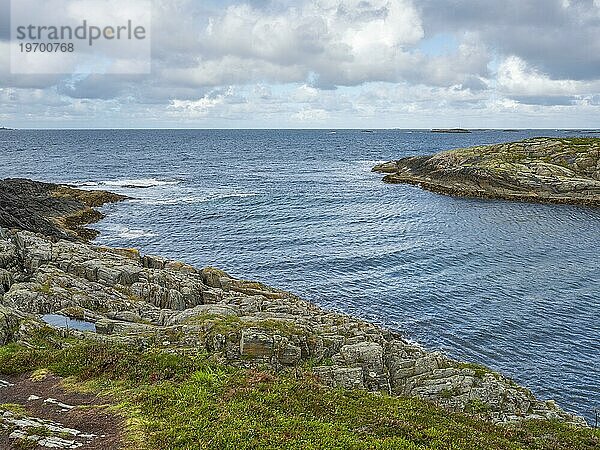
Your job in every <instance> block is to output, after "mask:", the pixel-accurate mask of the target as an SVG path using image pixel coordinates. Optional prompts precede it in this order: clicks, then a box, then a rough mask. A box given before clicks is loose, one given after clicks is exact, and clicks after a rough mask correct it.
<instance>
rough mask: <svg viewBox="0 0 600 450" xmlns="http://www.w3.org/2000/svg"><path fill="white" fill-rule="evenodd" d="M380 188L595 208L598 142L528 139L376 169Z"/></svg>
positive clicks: (599, 194) (599, 182) (599, 192)
mask: <svg viewBox="0 0 600 450" xmlns="http://www.w3.org/2000/svg"><path fill="white" fill-rule="evenodd" d="M373 171H374V172H378V173H382V174H386V176H385V178H384V179H383V180H384V181H385V182H386V183H393V184H412V185H417V186H419V187H421V188H423V189H425V190H428V191H432V192H435V193H439V194H446V195H451V196H457V197H470V198H487V199H502V200H513V201H525V202H535V203H555V204H576V205H588V206H600V138H592V137H590V138H533V139H527V140H524V141H520V142H512V143H506V144H494V145H486V146H477V147H470V148H463V149H456V150H449V151H444V152H441V153H438V154H435V155H432V156H415V157H409V158H403V159H400V160H398V161H390V162H386V163H382V164H379V165H377V166H375V167H374V168H373Z"/></svg>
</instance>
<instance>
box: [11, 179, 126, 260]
mask: <svg viewBox="0 0 600 450" xmlns="http://www.w3.org/2000/svg"><path fill="white" fill-rule="evenodd" d="M125 198H126V197H124V196H122V195H117V194H113V193H111V192H106V191H83V190H79V189H74V188H72V187H70V186H64V185H57V184H52V183H40V182H36V181H31V180H24V179H6V180H2V181H0V227H3V228H8V229H10V228H17V229H20V230H29V231H35V232H37V233H42V234H44V235H45V236H50V237H55V238H62V239H91V238H93V237H95V236H96V234H97V233H96V232H95V231H93V230H89V229H87V228H84V225H87V224H89V223H92V222H96V221H98V220H99V219H101V218H102V217H103V216H102V214H101V213H100V212H98V211H97V210H95V209H93V208H97V207H99V206H102V205H103V204H105V203H112V202H117V201H122V200H124V199H125ZM1 251H2V249H0V252H1ZM0 259H1V256H0Z"/></svg>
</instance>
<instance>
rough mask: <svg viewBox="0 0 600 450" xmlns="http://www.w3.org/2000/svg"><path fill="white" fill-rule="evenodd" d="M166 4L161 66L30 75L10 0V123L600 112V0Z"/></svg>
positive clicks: (196, 123) (265, 124)
mask: <svg viewBox="0 0 600 450" xmlns="http://www.w3.org/2000/svg"><path fill="white" fill-rule="evenodd" d="M60 1H62V2H63V3H64V7H62V8H56V12H55V16H54V17H53V20H55V21H56V22H60V20H62V19H63V18H62V17H61V14H63V15H64V14H67V13H66V11H69V5H70V4H72V3H74V2H87V3H89V4H90V5H92V6H94V5H98V4H100V5H101V4H102V2H110V1H114V0H60ZM121 5H123V3H121ZM152 5H153V6H152V32H151V38H152V60H151V73H150V74H142V75H98V74H87V75H85V74H73V73H66V74H62V75H60V74H55V75H52V74H48V73H44V69H43V67H42V68H41V69H40V71H39V73H38V74H34V75H27V76H24V75H14V74H11V72H10V67H9V66H10V64H9V50H8V49H9V47H10V33H9V32H8V30H9V29H10V27H9V24H8V23H7V19H6V18H7V17H8V7H9V1H8V0H0V17H3V19H2V21H0V126H2V125H4V126H12V127H19V128H26V127H32V128H39V127H41V128H81V127H84V128H88V127H92V128H111V127H118V128H123V127H125V128H127V127H133V128H162V127H190V128H367V127H368V128H395V127H398V128H433V127H474V128H597V127H598V126H599V122H598V119H599V118H600V114H599V112H600V40H599V39H598V36H599V35H600V0H520V1H517V0H506V1H504V2H497V1H489V0H300V1H294V2H292V1H286V0H279V1H278V0H261V1H246V2H242V1H237V0H228V1H215V0H210V1H203V2H198V1H192V0H160V1H158V0H156V1H152ZM113 9H119V8H113ZM121 9H123V8H121ZM88 10H89V11H94V10H95V9H94V8H92V7H90V8H88ZM35 14H36V12H35V11H32V18H31V20H32V22H33V21H35V20H36V19H40V18H39V17H36V16H35ZM46 19H47V18H46Z"/></svg>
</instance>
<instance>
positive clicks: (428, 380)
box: [0, 200, 585, 425]
mask: <svg viewBox="0 0 600 450" xmlns="http://www.w3.org/2000/svg"><path fill="white" fill-rule="evenodd" d="M67 201H68V202H71V200H67ZM69 204H70V203H69ZM35 207H37V204H36V205H35ZM47 229H48V228H47V223H42V228H41V229H39V230H33V231H38V232H41V233H35V232H32V231H31V230H30V231H27V230H22V229H21V230H19V229H14V227H13V229H11V230H8V229H6V228H0V286H1V291H0V345H1V344H6V343H8V342H21V343H23V344H26V345H32V344H31V343H30V342H29V340H30V337H31V336H32V333H33V331H34V330H38V329H43V328H45V327H47V326H49V325H48V323H51V321H48V318H47V315H49V314H52V315H61V316H65V317H68V318H71V319H73V323H74V324H77V321H83V322H86V323H87V324H88V325H89V324H94V325H95V327H94V329H95V332H91V331H79V330H78V329H77V326H76V325H74V326H73V327H72V328H71V329H64V330H61V331H60V333H64V334H68V335H72V336H76V337H78V338H81V339H88V340H92V341H102V342H109V343H123V344H126V345H128V346H131V347H135V348H140V349H146V348H150V347H152V348H164V349H168V350H169V351H179V350H181V351H187V350H190V349H191V350H193V351H205V352H208V353H209V354H211V355H213V357H214V358H216V359H218V360H220V361H222V362H223V363H226V364H230V365H234V366H240V367H248V368H255V367H261V368H264V367H268V368H270V369H271V370H272V371H275V372H277V371H304V372H312V373H313V374H314V375H315V376H316V377H318V378H319V379H320V380H321V381H322V382H323V383H324V384H327V385H330V386H336V387H344V388H351V389H364V390H368V391H374V392H384V393H387V394H391V395H398V396H417V397H420V398H423V399H427V400H430V401H432V402H435V403H436V404H438V405H441V406H443V407H446V408H448V409H450V410H455V411H464V412H467V413H472V414H474V415H478V416H480V417H482V418H485V419H488V420H491V421H493V422H495V423H507V422H515V421H521V420H524V419H535V418H537V419H555V420H560V421H564V422H568V423H574V424H580V425H584V424H585V422H584V421H583V419H581V418H579V417H576V416H573V415H571V414H568V413H566V412H564V411H563V410H561V409H560V408H559V407H558V406H557V405H556V404H555V403H554V402H551V401H540V400H537V399H536V398H535V396H534V395H533V394H532V393H531V392H530V391H528V390H527V389H525V388H523V387H520V386H518V385H517V384H515V383H514V382H513V381H511V380H509V379H507V378H505V377H503V376H501V375H500V374H497V373H494V372H492V371H490V370H488V369H486V368H484V367H481V366H477V365H471V364H464V363H461V362H458V361H454V360H452V359H450V358H448V357H446V356H444V355H443V354H441V353H437V352H429V351H426V350H424V349H423V348H421V347H419V346H418V345H415V344H413V343H410V342H408V341H407V340H405V339H404V338H403V337H402V336H401V335H400V334H398V333H396V332H393V331H390V330H387V329H384V328H381V327H379V326H377V325H374V324H371V323H368V322H365V321H362V320H358V319H354V318H351V317H348V316H345V315H342V314H338V313H334V312H329V311H326V310H323V309H320V308H318V307H317V306H315V305H313V304H311V303H309V302H306V301H303V300H302V299H300V298H298V297H297V296H295V295H293V294H290V293H288V292H285V291H282V290H278V289H274V288H271V287H268V286H265V285H264V284H261V283H257V282H251V281H244V280H239V279H235V278H234V277H231V276H229V275H228V274H227V273H225V272H223V271H221V270H218V269H215V268H210V267H209V268H205V269H196V268H194V267H191V266H189V265H187V264H184V263H181V262H177V261H171V260H167V259H164V258H159V257H154V256H147V255H146V256H144V255H141V254H140V253H139V252H138V251H137V250H132V249H115V248H106V247H98V246H95V245H91V244H89V243H86V242H82V241H77V240H73V239H72V237H73V236H72V235H70V234H68V233H67V236H66V237H68V238H69V239H58V238H57V233H56V230H55V229H54V228H51V233H50V236H46V235H44V234H42V233H43V232H44V231H45V230H47ZM88 328H89V327H88ZM82 329H83V328H82ZM64 345H68V344H64ZM9 419H10V417H9Z"/></svg>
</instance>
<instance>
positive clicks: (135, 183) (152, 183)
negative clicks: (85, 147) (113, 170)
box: [77, 178, 181, 189]
mask: <svg viewBox="0 0 600 450" xmlns="http://www.w3.org/2000/svg"><path fill="white" fill-rule="evenodd" d="M179 183H181V181H180V180H159V179H157V178H133V179H120V180H101V181H84V182H82V183H78V184H77V185H78V186H79V187H86V188H94V187H98V188H100V187H112V188H115V187H116V188H129V189H148V188H152V187H161V186H174V185H177V184H179Z"/></svg>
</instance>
